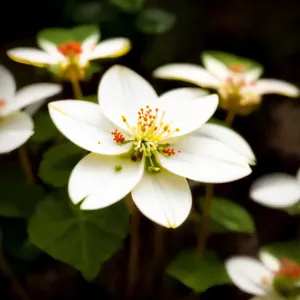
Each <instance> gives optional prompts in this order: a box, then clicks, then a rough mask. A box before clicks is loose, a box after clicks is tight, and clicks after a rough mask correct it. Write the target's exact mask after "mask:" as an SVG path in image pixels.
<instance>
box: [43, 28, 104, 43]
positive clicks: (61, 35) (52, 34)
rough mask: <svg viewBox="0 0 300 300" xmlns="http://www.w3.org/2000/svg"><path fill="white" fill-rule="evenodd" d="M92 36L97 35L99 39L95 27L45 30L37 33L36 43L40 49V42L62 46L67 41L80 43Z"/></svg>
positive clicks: (98, 32)
mask: <svg viewBox="0 0 300 300" xmlns="http://www.w3.org/2000/svg"><path fill="white" fill-rule="evenodd" d="M93 34H98V35H99V37H100V31H99V28H98V26H96V25H81V26H77V27H74V28H70V29H67V28H46V29H43V30H41V31H40V32H39V33H38V35H37V43H38V45H39V46H40V47H41V44H42V41H44V40H46V41H49V42H52V43H54V44H56V45H59V44H63V43H65V42H67V41H78V42H82V41H84V40H85V39H86V38H87V37H89V36H91V35H93ZM41 48H42V47H41Z"/></svg>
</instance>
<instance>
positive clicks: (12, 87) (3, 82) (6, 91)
mask: <svg viewBox="0 0 300 300" xmlns="http://www.w3.org/2000/svg"><path fill="white" fill-rule="evenodd" d="M15 92H16V82H15V80H14V77H13V75H12V73H11V72H10V71H9V70H8V69H7V68H5V67H4V66H1V65H0V100H2V101H4V102H3V103H4V104H3V105H4V106H3V107H1V109H6V107H7V106H6V105H9V103H10V102H11V101H12V100H13V98H14V96H15ZM0 115H2V114H0Z"/></svg>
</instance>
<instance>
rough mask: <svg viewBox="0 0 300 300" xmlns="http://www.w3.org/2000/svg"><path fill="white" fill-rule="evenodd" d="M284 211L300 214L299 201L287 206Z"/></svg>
mask: <svg viewBox="0 0 300 300" xmlns="http://www.w3.org/2000/svg"><path fill="white" fill-rule="evenodd" d="M283 210H284V211H286V212H287V213H288V214H290V215H292V216H293V215H299V214H300V201H299V202H297V203H296V204H294V205H292V206H289V207H287V208H284V209H283Z"/></svg>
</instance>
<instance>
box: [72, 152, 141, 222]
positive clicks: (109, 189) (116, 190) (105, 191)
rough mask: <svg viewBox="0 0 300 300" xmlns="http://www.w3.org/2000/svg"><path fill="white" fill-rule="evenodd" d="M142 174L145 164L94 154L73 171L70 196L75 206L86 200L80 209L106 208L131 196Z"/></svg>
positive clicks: (88, 156) (83, 160) (85, 158)
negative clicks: (128, 195)
mask: <svg viewBox="0 0 300 300" xmlns="http://www.w3.org/2000/svg"><path fill="white" fill-rule="evenodd" d="M116 168H121V169H120V170H117V169H116ZM143 172H144V161H140V162H133V161H131V160H130V159H125V158H123V159H122V158H120V157H118V156H104V155H98V154H95V153H91V154H89V155H87V156H86V157H84V158H83V159H82V160H81V161H80V162H79V163H78V164H77V165H76V167H75V168H74V170H73V171H72V173H71V177H70V181H69V195H70V198H71V200H72V201H73V202H74V203H75V204H77V203H79V202H80V201H82V200H83V199H84V201H83V203H82V204H81V206H80V207H81V209H99V208H103V207H106V206H109V205H111V204H113V203H115V202H117V201H119V200H121V199H122V198H123V197H125V196H126V195H127V194H128V193H130V191H131V190H132V189H133V188H134V186H135V185H136V184H137V183H138V182H139V180H140V179H141V178H142V176H143ZM116 221H117V220H116Z"/></svg>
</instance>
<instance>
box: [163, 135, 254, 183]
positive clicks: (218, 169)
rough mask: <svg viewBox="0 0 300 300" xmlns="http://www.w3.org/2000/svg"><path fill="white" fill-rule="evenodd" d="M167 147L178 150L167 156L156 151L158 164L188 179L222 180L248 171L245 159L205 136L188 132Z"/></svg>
mask: <svg viewBox="0 0 300 300" xmlns="http://www.w3.org/2000/svg"><path fill="white" fill-rule="evenodd" d="M170 143H171V142H170ZM171 148H174V149H175V151H180V153H176V154H175V155H171V156H170V157H169V156H168V157H166V156H163V155H161V154H159V161H160V163H161V165H162V166H163V167H164V168H166V169H167V170H169V171H170V172H173V173H175V174H177V175H179V176H182V177H186V178H188V179H191V180H195V181H200V182H207V183H223V182H230V181H234V180H238V179H240V178H243V177H245V176H247V175H249V174H250V173H251V169H250V167H249V166H248V164H247V163H246V162H245V159H244V158H242V157H241V156H240V155H239V154H237V152H235V151H233V150H232V149H231V148H229V147H228V146H227V145H225V144H223V143H221V142H219V141H217V140H213V139H211V138H208V137H204V136H197V135H195V136H194V135H193V134H191V135H189V136H185V137H183V138H182V139H181V140H179V141H177V142H176V141H175V143H174V144H172V143H171Z"/></svg>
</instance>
